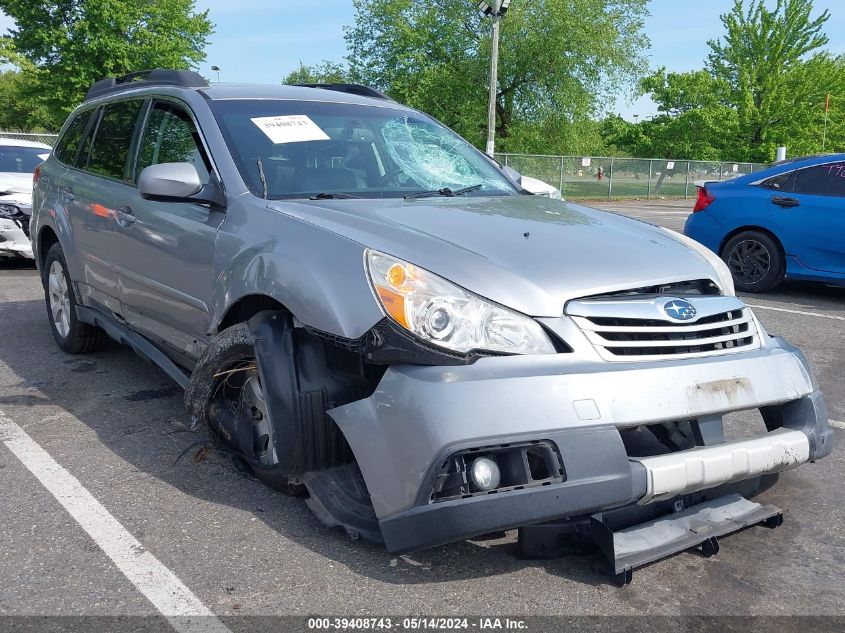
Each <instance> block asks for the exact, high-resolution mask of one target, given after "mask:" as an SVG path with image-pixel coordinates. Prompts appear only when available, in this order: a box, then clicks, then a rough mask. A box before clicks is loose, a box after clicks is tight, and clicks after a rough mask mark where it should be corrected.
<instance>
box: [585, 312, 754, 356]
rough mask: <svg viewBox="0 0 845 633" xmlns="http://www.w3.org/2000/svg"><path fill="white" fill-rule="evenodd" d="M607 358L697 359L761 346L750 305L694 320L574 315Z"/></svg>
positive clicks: (587, 335)
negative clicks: (678, 320)
mask: <svg viewBox="0 0 845 633" xmlns="http://www.w3.org/2000/svg"><path fill="white" fill-rule="evenodd" d="M572 319H573V320H574V321H575V323H576V324H577V325H578V326H579V327H580V328H581V330H582V331H583V332H584V334H585V335H586V337H587V338H588V339H589V341H590V342H591V343H592V344H593V345H594V346H595V347H596V349H597V350H598V351H599V353H600V354H601V356H602V357H603V358H604V359H605V360H610V361H630V360H655V359H664V358H695V357H701V356H715V355H719V354H726V353H731V352H739V351H745V350H746V349H754V348H756V347H759V338H758V332H757V327H756V326H755V324H754V319H753V318H752V316H751V313H750V311H749V310H748V308H744V307H742V308H737V309H733V310H727V311H725V312H719V313H716V314H711V315H708V316H704V317H701V318H699V319H697V320H696V321H693V322H681V323H679V322H673V321H669V320H661V319H649V318H642V319H640V318H630V317H612V316H572Z"/></svg>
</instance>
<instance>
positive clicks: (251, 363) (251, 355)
mask: <svg viewBox="0 0 845 633" xmlns="http://www.w3.org/2000/svg"><path fill="white" fill-rule="evenodd" d="M254 346H255V337H254V336H253V334H252V332H251V331H250V329H249V325H248V324H247V323H237V324H235V325H233V326H231V327H228V328H226V329H225V330H223V331H222V332H221V333H220V334H219V335H218V336H217V337H216V338H215V339H214V341H212V343H211V345H209V347H208V348H207V349H206V352H205V353H204V354H203V356H202V358H201V359H200V361H199V362H198V363H197V365H196V367H194V371H193V372H192V374H191V381H190V383H189V384H188V387H187V389H186V390H185V405H186V407H187V409H188V412H189V414H190V415H191V417H192V420H193V421H194V422H196V421H202V422H204V423H205V425H206V427H207V428H208V431H209V434H210V435H211V437H212V439H213V440H214V441H215V442H219V443H222V444H224V445H226V446H227V447H228V448H230V449H232V451H233V452H234V453H235V454H236V455H238V456H240V457H242V458H244V461H245V462H246V463H247V464H248V465H249V467H250V469H251V470H252V472H253V473H254V474H255V476H256V478H257V479H259V480H260V481H261V482H262V483H264V484H265V485H267V486H269V487H271V488H274V489H276V490H279V491H281V492H283V493H285V494H288V495H291V496H303V495H305V494H306V490H305V486H304V485H302V484H301V483H299V482H294V481H291V480H290V479H289V478H287V477H286V476H284V475H283V474H282V473H281V472H280V469H279V467H278V466H265V465H262V464H261V463H260V460H258V459H256V458H255V457H254V456H253V455H250V454H249V453H251V452H253V447H254V444H253V442H252V441H251V438H250V437H248V436H249V433H250V432H251V431H250V429H251V428H252V426H253V423H254V420H255V419H256V418H255V416H254V415H253V416H252V417H250V415H249V411H250V410H255V409H256V408H258V409H261V403H257V402H256V403H255V404H256V405H257V406H252V403H251V402H250V401H249V400H247V399H246V398H245V395H255V394H256V393H257V394H260V393H261V392H260V379H259V377H258V372H257V369H256V368H255V348H254ZM251 388H254V389H253V390H252V391H250V389H251ZM247 405H250V406H247ZM260 413H261V415H262V417H263V415H266V410H263V411H260Z"/></svg>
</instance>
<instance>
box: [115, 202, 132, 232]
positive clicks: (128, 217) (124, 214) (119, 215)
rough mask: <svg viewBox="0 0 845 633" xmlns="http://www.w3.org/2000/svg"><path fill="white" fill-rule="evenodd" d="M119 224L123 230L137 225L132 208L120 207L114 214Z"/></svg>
mask: <svg viewBox="0 0 845 633" xmlns="http://www.w3.org/2000/svg"><path fill="white" fill-rule="evenodd" d="M114 216H115V219H116V220H117V223H118V224H119V225H120V226H122V227H123V228H128V227H130V226H132V225H133V224H135V212H134V211H133V210H132V208H131V207H120V208H119V209H118V210H117V211H116V212H115V214H114Z"/></svg>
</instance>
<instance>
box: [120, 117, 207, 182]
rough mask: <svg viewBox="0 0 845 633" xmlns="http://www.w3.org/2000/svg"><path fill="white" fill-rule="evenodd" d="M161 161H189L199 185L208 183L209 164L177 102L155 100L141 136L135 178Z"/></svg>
mask: <svg viewBox="0 0 845 633" xmlns="http://www.w3.org/2000/svg"><path fill="white" fill-rule="evenodd" d="M161 163H191V164H192V165H193V166H194V167H196V168H197V172H198V173H199V176H200V180H201V181H202V182H203V184H206V183H208V172H209V170H210V168H211V165H210V163H209V161H208V158H207V157H206V155H205V152H204V151H203V149H202V143H201V142H200V137H199V133H198V132H197V128H196V126H195V125H194V122H193V121H192V120H191V117H190V116H189V115H188V113H187V112H186V111H185V110H183V109H182V108H180V107H179V106H177V105H174V104H171V103H164V102H157V103H155V104H154V105H153V108H152V109H151V110H150V116H149V119H148V122H147V127H146V129H145V130H144V136H143V137H142V138H141V148H140V152H139V155H138V165H137V168H136V170H135V179H136V180H137V178H138V176H140V175H141V172H142V171H143V170H144V168H146V167H149V166H150V165H159V164H161Z"/></svg>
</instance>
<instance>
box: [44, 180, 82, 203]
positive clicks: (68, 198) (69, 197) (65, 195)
mask: <svg viewBox="0 0 845 633" xmlns="http://www.w3.org/2000/svg"><path fill="white" fill-rule="evenodd" d="M42 180H43V179H42ZM59 193H60V194H61V196H62V201H63V202H64V203H65V204H67V203H68V202H73V201H74V200H76V196H74V195H73V191H71V190H70V189H61V190H59Z"/></svg>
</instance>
